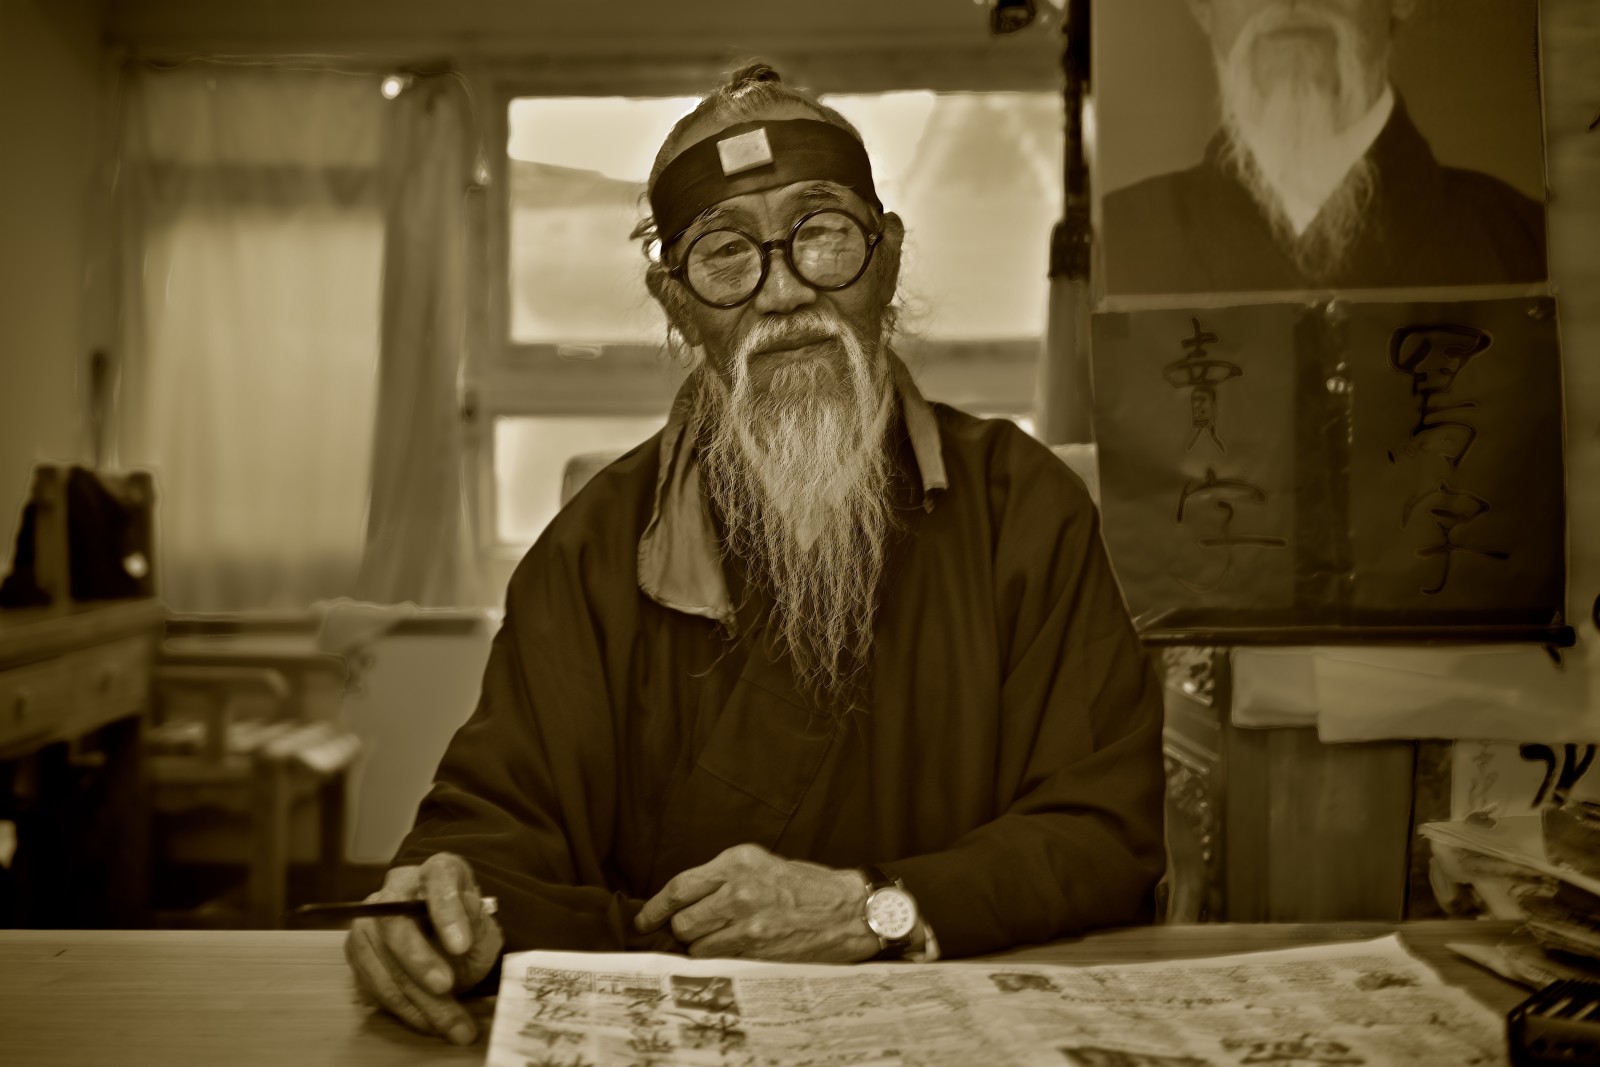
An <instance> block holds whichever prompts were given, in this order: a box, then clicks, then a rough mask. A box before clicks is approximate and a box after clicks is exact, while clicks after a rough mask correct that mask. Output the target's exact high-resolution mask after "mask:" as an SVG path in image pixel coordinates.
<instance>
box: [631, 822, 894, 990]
mask: <svg viewBox="0 0 1600 1067" xmlns="http://www.w3.org/2000/svg"><path fill="white" fill-rule="evenodd" d="M865 899H866V886H865V883H864V882H863V881H862V879H861V875H860V874H858V873H857V872H855V871H841V870H835V869H834V868H832V867H823V866H819V865H818V864H815V863H802V862H800V861H798V860H786V859H784V858H782V857H781V856H774V855H773V854H772V853H770V852H768V851H767V850H766V849H764V848H762V847H761V846H759V845H735V846H734V847H733V848H730V849H728V850H726V851H724V852H723V853H722V854H721V855H719V856H718V857H717V858H716V859H714V860H712V861H711V862H710V863H706V864H703V865H701V866H699V867H691V868H690V869H689V870H687V871H684V872H682V873H681V874H679V875H677V876H676V877H675V878H673V879H672V880H671V881H670V882H668V883H667V884H666V885H665V886H663V887H662V889H661V892H659V893H657V894H656V895H655V896H654V897H652V898H650V900H648V901H646V902H645V905H644V907H643V908H642V909H640V911H639V915H638V918H637V919H636V920H635V923H636V925H637V926H638V928H639V930H640V932H641V933H648V932H649V931H651V930H655V929H657V928H659V927H660V926H661V925H662V924H664V923H666V922H667V921H668V920H671V923H672V932H673V934H674V935H675V936H676V937H677V938H678V940H679V941H682V942H684V943H685V944H686V945H688V946H689V955H691V956H744V957H748V958H751V959H763V960H788V961H809V962H813V963H854V962H856V961H858V960H865V959H870V958H872V957H873V956H874V955H876V954H877V952H878V939H877V937H875V936H874V935H873V934H872V932H871V931H870V930H868V929H867V925H866V923H865V922H864V921H863V919H862V904H863V902H864V901H865Z"/></svg>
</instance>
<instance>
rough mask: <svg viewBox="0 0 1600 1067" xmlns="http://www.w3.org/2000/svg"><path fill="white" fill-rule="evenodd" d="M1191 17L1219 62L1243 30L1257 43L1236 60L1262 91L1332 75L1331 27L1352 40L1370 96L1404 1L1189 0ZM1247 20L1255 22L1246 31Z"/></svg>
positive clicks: (1406, 3) (1333, 48)
mask: <svg viewBox="0 0 1600 1067" xmlns="http://www.w3.org/2000/svg"><path fill="white" fill-rule="evenodd" d="M1190 6H1191V7H1192V8H1193V10H1194V13H1195V17H1196V18H1197V19H1199V21H1200V25H1201V27H1202V28H1203V29H1204V30H1205V31H1206V35H1207V36H1209V37H1210V38H1211V48H1212V51H1213V52H1214V53H1216V55H1217V57H1218V58H1219V59H1226V58H1228V57H1229V56H1230V55H1233V50H1234V47H1235V46H1236V45H1238V44H1239V43H1240V37H1241V35H1242V34H1245V33H1246V32H1247V30H1248V31H1249V32H1250V33H1252V34H1254V33H1256V32H1257V31H1258V30H1259V31H1260V35H1259V38H1258V39H1255V40H1252V41H1249V42H1248V44H1249V49H1248V54H1247V55H1244V56H1241V57H1240V58H1242V59H1244V60H1245V61H1247V62H1248V63H1249V64H1250V71H1251V74H1252V75H1253V77H1254V78H1255V79H1256V81H1257V82H1258V84H1259V86H1260V88H1261V89H1262V90H1263V91H1265V90H1266V89H1267V86H1269V85H1271V84H1273V83H1276V82H1279V81H1282V80H1285V79H1288V78H1301V79H1305V78H1312V79H1314V80H1319V81H1320V80H1323V79H1324V78H1328V77H1332V76H1333V72H1335V71H1337V69H1338V47H1339V37H1338V35H1337V34H1336V33H1335V32H1334V26H1335V25H1336V24H1338V25H1341V26H1342V28H1343V29H1344V30H1346V31H1347V39H1350V40H1353V41H1354V42H1355V43H1356V46H1357V53H1358V55H1359V57H1360V59H1361V62H1362V65H1363V67H1364V75H1365V77H1366V78H1367V80H1368V82H1369V89H1370V90H1371V92H1372V95H1374V96H1375V95H1376V91H1377V89H1376V84H1379V83H1381V80H1382V78H1383V77H1384V73H1385V69H1384V68H1385V65H1386V61H1387V58H1388V54H1389V41H1390V36H1391V29H1392V26H1393V23H1394V20H1395V19H1396V18H1398V17H1400V16H1402V15H1403V14H1404V12H1405V10H1406V9H1408V8H1409V6H1410V0H1190ZM1252 20H1256V22H1255V24H1254V25H1253V26H1252Z"/></svg>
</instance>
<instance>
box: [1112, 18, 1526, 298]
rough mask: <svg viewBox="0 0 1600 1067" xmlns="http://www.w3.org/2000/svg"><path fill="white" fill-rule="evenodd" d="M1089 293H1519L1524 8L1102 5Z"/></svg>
mask: <svg viewBox="0 0 1600 1067" xmlns="http://www.w3.org/2000/svg"><path fill="white" fill-rule="evenodd" d="M1093 26H1094V30H1093V33H1094V58H1093V67H1092V69H1093V88H1094V106H1095V127H1094V129H1095V134H1094V137H1095V141H1094V146H1093V159H1094V174H1093V183H1094V188H1095V190H1096V191H1097V196H1098V198H1099V199H1098V204H1097V207H1098V219H1097V229H1096V232H1097V237H1098V241H1097V244H1098V248H1099V256H1100V258H1099V261H1098V276H1099V283H1098V286H1097V287H1098V289H1099V291H1100V292H1101V293H1102V294H1104V295H1108V296H1116V295H1120V294H1162V293H1197V292H1209V293H1217V292H1228V293H1234V292H1270V291H1276V290H1296V291H1305V290H1327V289H1386V288H1422V287H1454V286H1478V285H1499V284H1505V285H1510V284H1523V285H1526V284H1530V283H1538V282H1541V281H1543V280H1544V279H1545V277H1546V266H1545V222H1544V188H1545V182H1544V152H1543V123H1542V121H1541V112H1540V99H1539V65H1538V6H1537V2H1536V0H1114V2H1111V0H1102V2H1100V3H1097V4H1096V5H1095V9H1094V16H1093Z"/></svg>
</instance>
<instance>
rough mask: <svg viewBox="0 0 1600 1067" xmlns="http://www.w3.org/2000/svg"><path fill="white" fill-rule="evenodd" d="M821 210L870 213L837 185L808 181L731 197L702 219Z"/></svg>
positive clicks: (739, 218) (760, 217)
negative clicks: (836, 209) (835, 208)
mask: <svg viewBox="0 0 1600 1067" xmlns="http://www.w3.org/2000/svg"><path fill="white" fill-rule="evenodd" d="M822 207H837V208H843V209H844V210H846V211H849V212H850V213H852V214H855V215H862V216H866V215H868V214H870V213H871V208H870V207H868V205H867V202H866V201H865V200H863V199H862V198H861V197H859V196H857V195H856V194H855V193H854V192H853V191H852V190H849V189H846V188H845V187H844V186H842V185H839V184H838V183H837V182H830V181H821V180H808V181H802V182H794V183H793V184H790V185H785V186H782V187H781V188H777V189H764V190H761V191H759V192H754V193H741V194H740V195H738V196H730V197H729V198H728V199H726V200H722V201H719V202H717V203H715V204H712V205H711V206H710V207H709V208H707V209H706V212H705V214H704V216H703V218H704V220H705V221H718V222H736V221H747V220H748V221H756V222H759V221H762V220H764V219H766V218H768V217H769V216H772V215H796V214H799V213H801V212H804V211H809V210H812V209H814V208H822Z"/></svg>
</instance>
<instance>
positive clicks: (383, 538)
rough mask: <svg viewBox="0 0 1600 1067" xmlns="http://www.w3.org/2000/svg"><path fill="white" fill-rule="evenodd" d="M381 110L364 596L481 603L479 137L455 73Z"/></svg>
mask: <svg viewBox="0 0 1600 1067" xmlns="http://www.w3.org/2000/svg"><path fill="white" fill-rule="evenodd" d="M385 117H386V122H385V124H384V139H383V172H384V176H385V182H384V205H385V213H386V231H387V243H386V248H385V252H384V263H383V287H384V299H383V329H382V348H381V359H380V367H381V369H380V372H379V390H378V418H377V429H376V444H375V447H374V449H373V463H372V500H371V506H370V508H369V510H368V514H367V529H366V553H365V556H364V558H363V560H362V566H361V581H360V586H359V589H360V595H361V596H362V597H363V598H364V599H367V600H376V601H385V602H394V601H412V602H415V603H417V604H424V605H437V606H450V605H465V604H475V603H477V602H478V597H477V581H476V577H477V576H476V568H475V562H474V557H473V552H472V537H471V524H470V522H469V518H468V512H467V507H466V496H465V493H464V485H465V482H464V471H463V469H462V462H463V431H462V425H461V414H460V381H461V370H462V365H463V361H464V357H465V348H466V287H467V282H466V278H467V250H466V239H467V227H468V221H467V213H468V197H469V196H471V195H472V194H473V193H474V192H476V191H478V187H477V185H476V184H475V173H474V172H475V167H474V160H475V157H476V153H477V147H478V145H477V140H476V138H475V137H474V136H473V135H472V122H471V109H470V106H469V98H468V96H467V94H466V91H465V89H464V86H463V84H462V82H461V81H460V79H458V78H457V77H455V76H453V75H449V74H443V75H435V76H431V77H422V78H417V79H415V81H414V82H413V83H412V84H410V85H409V86H408V87H407V88H406V89H405V91H404V92H403V93H401V94H400V95H399V97H398V98H397V99H395V100H394V101H393V103H392V104H390V105H389V107H388V108H387V109H386V110H385Z"/></svg>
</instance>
